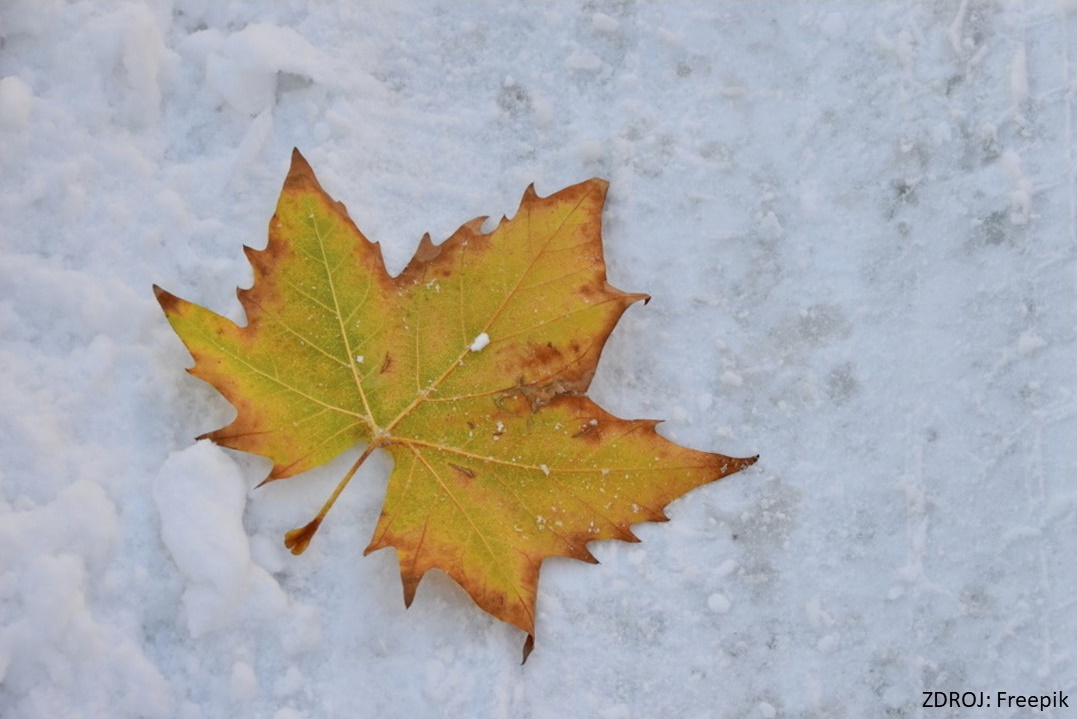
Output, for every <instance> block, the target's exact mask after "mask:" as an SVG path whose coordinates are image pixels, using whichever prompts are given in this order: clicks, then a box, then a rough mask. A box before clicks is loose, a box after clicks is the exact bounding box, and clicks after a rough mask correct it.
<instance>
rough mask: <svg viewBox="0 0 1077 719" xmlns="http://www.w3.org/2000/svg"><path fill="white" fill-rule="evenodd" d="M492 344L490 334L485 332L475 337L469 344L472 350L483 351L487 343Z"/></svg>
mask: <svg viewBox="0 0 1077 719" xmlns="http://www.w3.org/2000/svg"><path fill="white" fill-rule="evenodd" d="M488 344H490V335H488V334H486V333H485V332H480V333H479V334H478V335H477V336H476V337H475V339H474V340H473V341H472V342H471V344H470V345H468V348H469V349H470V350H471V351H472V352H481V351H482V349H483V348H484V347H486V345H488Z"/></svg>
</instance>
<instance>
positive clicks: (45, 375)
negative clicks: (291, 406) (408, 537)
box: [0, 0, 1077, 719]
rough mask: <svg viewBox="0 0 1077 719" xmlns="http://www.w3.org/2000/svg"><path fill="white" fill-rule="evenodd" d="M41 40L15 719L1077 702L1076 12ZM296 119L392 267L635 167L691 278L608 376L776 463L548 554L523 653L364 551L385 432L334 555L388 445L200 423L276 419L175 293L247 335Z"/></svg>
mask: <svg viewBox="0 0 1077 719" xmlns="http://www.w3.org/2000/svg"><path fill="white" fill-rule="evenodd" d="M0 43H2V45H0V47H2V52H0V177H2V178H3V181H2V182H0V401H2V405H3V408H4V411H3V412H2V413H0V715H2V716H3V717H4V719H36V718H37V717H46V716H47V717H74V718H79V717H87V718H89V717H102V716H108V717H117V718H120V719H123V718H127V717H130V718H132V719H133V718H135V717H183V718H191V719H195V718H197V719H212V718H214V717H232V716H255V717H276V718H277V719H296V718H304V719H309V718H311V717H319V716H350V717H423V716H438V715H446V716H504V717H516V716H531V717H561V716H592V715H593V716H602V717H618V716H623V717H634V716H689V717H710V716H714V717H740V716H742V717H755V716H758V717H784V716H789V717H793V716H796V717H827V716H839V717H840V716H879V715H882V714H884V713H889V714H890V715H893V716H925V715H927V714H930V713H932V712H931V711H930V710H924V709H922V708H921V703H922V700H923V699H922V695H921V692H923V691H936V690H937V691H953V690H961V691H966V690H967V691H984V692H987V693H989V694H990V693H992V692H996V691H1001V690H1005V691H1008V692H1012V693H1024V694H1037V695H1038V694H1049V693H1051V692H1052V691H1058V690H1061V691H1063V692H1064V693H1068V694H1069V695H1070V701H1071V702H1072V701H1074V699H1075V698H1077V649H1075V648H1077V612H1074V607H1075V604H1074V592H1073V589H1074V587H1075V586H1077V559H1075V558H1077V484H1075V482H1077V480H1075V477H1077V394H1075V392H1077V371H1075V361H1074V357H1075V356H1077V354H1075V353H1077V263H1075V261H1077V140H1075V138H1077V114H1075V111H1074V105H1075V100H1077V75H1075V72H1074V68H1075V67H1077V44H1075V43H1077V7H1075V6H1074V5H1073V3H1054V2H1042V3H1036V2H1032V3H1022V4H1018V3H982V2H973V1H970V0H964V1H963V2H961V3H919V2H890V3H818V4H814V3H784V2H783V3H774V4H766V3H713V4H712V3H695V4H665V3H639V4H636V3H623V2H594V3H590V2H589V3H550V4H533V3H521V4H493V3H479V4H468V3H421V4H406V3H392V4H388V3H386V4H361V3H332V4H331V3H314V4H310V5H304V4H299V3H262V2H249V3H243V2H231V3H211V2H183V1H179V0H176V1H172V2H169V1H162V2H155V3H147V4H132V3H101V2H70V3H68V2H63V0H47V1H45V0H9V1H8V2H5V3H4V4H3V5H2V6H0ZM292 147H299V148H300V150H301V151H302V152H303V153H304V155H305V156H306V157H307V159H308V160H309V161H310V162H311V164H312V166H313V167H314V169H315V171H316V172H317V174H318V177H319V179H320V180H321V182H322V183H323V185H325V187H326V188H327V189H328V190H329V191H330V193H332V194H333V195H334V196H335V197H336V198H337V199H339V200H340V201H342V202H344V203H346V204H347V206H348V209H349V212H350V213H351V215H352V217H353V219H354V220H355V221H356V223H357V224H358V226H359V227H360V228H361V229H362V230H363V232H364V233H365V234H366V235H367V236H368V237H369V238H370V239H371V240H375V241H379V242H380V243H381V247H382V249H383V252H384V253H385V255H386V264H387V266H388V267H389V269H390V271H392V272H398V271H400V270H401V269H402V268H403V267H404V266H405V264H406V263H407V261H408V259H409V258H410V256H411V253H412V252H413V251H414V248H415V246H416V244H417V241H418V238H420V237H421V236H422V234H423V233H424V232H426V231H430V232H431V234H432V236H433V237H435V238H444V237H447V236H448V235H449V234H450V233H451V232H452V231H453V230H455V229H456V228H457V227H458V226H459V225H460V224H461V222H463V221H466V220H467V219H468V218H471V217H475V216H479V215H489V216H493V217H497V216H500V215H502V214H507V215H512V214H513V213H514V212H515V209H516V207H517V205H518V203H519V200H520V197H521V194H522V192H523V190H524V188H526V187H527V186H528V184H530V183H531V182H534V183H535V185H536V188H537V191H538V192H539V193H540V194H542V195H548V194H550V193H552V192H554V191H556V190H557V189H559V188H561V187H565V186H568V185H570V184H573V183H576V182H580V181H582V180H585V179H587V178H588V177H592V176H600V177H604V178H606V179H608V180H610V189H609V196H608V203H607V209H606V212H605V215H604V234H605V243H606V259H607V264H608V275H609V279H610V282H611V284H613V285H614V286H616V287H619V288H622V289H625V290H627V291H643V292H647V293H648V294H650V295H651V297H652V300H651V302H650V303H649V304H648V305H647V306H646V307H644V306H643V305H642V304H638V305H636V306H633V307H632V308H630V309H629V310H628V312H627V313H626V314H625V316H624V317H623V319H622V320H621V322H620V324H619V326H618V328H617V330H616V331H615V332H614V334H613V336H612V337H611V339H610V341H609V342H608V344H607V346H606V348H605V350H604V352H603V357H602V361H601V363H600V366H599V370H598V373H597V374H596V376H595V379H594V381H593V384H592V388H591V395H592V396H593V397H594V398H595V399H596V400H597V401H599V403H600V404H602V405H603V406H605V407H606V408H608V409H609V410H610V411H611V412H614V413H615V414H618V415H620V416H625V417H659V418H666V419H667V420H668V421H667V422H665V423H663V424H662V425H660V431H661V432H662V433H664V434H665V435H666V436H668V437H670V438H672V439H674V440H676V441H679V442H681V443H683V444H687V445H690V446H693V447H699V448H703V449H711V450H715V451H720V452H724V453H727V454H731V455H748V454H755V453H759V454H760V455H761V459H760V461H759V463H758V464H756V465H755V466H754V467H752V468H751V469H749V470H747V471H745V472H742V473H740V474H736V475H733V476H731V477H729V478H727V479H724V480H722V481H721V482H719V483H717V484H715V485H713V486H709V487H705V488H701V489H699V490H696V491H694V492H692V493H690V494H689V495H687V496H686V497H684V498H683V499H681V500H678V501H676V502H674V503H673V504H672V505H671V506H670V507H669V508H668V510H667V513H668V514H669V516H670V517H671V521H670V522H668V523H664V524H641V525H637V526H636V527H634V531H635V533H636V534H637V535H639V537H640V538H641V539H642V540H643V541H642V543H640V544H626V543H618V542H598V543H594V544H593V545H591V547H590V548H591V550H592V552H593V553H594V554H595V556H596V557H598V558H599V560H601V564H600V565H598V566H592V565H589V564H585V563H582V562H574V561H571V560H551V561H548V562H546V563H545V564H544V565H543V572H542V578H541V581H540V584H539V600H538V616H537V621H538V630H537V631H538V634H537V642H536V648H535V651H534V653H533V654H532V655H531V657H530V659H529V660H528V662H527V664H526V665H524V666H522V667H521V666H520V665H519V663H518V662H519V652H520V647H521V645H522V641H523V637H522V636H521V635H520V632H519V631H517V630H515V629H514V628H512V627H508V626H506V625H504V624H502V623H500V622H498V621H497V620H494V619H492V618H490V617H488V616H486V615H484V614H482V613H481V612H480V611H478V610H477V609H476V608H475V607H474V605H473V604H472V603H471V601H470V600H469V599H468V598H467V596H466V594H465V593H464V592H463V591H462V590H460V589H459V588H458V587H456V586H455V585H454V584H453V583H452V582H451V581H450V580H449V579H447V578H446V577H445V576H444V575H442V574H440V573H438V572H433V573H431V574H429V575H428V576H427V577H426V578H425V579H424V581H423V583H422V584H421V585H420V588H419V591H418V594H417V597H416V600H415V602H414V603H413V605H412V607H411V608H410V609H409V610H407V611H405V610H404V608H403V603H402V601H401V587H400V579H399V573H398V568H397V566H396V559H395V556H394V555H393V553H392V552H376V553H374V554H372V555H370V556H368V557H364V556H363V555H362V551H363V548H364V547H365V546H366V545H367V543H368V542H369V540H370V534H371V531H372V530H373V527H374V525H375V523H376V521H377V517H378V513H379V511H380V506H381V499H382V497H383V495H384V491H385V482H386V477H387V474H388V472H389V470H390V462H389V460H388V459H387V457H385V456H384V455H382V454H381V453H375V454H374V455H373V456H372V457H371V458H370V459H369V460H368V461H367V463H366V464H365V465H364V466H363V468H362V469H361V470H360V472H359V473H358V475H357V476H356V477H355V479H354V481H353V482H352V483H351V484H350V485H349V487H348V489H347V491H345V492H344V493H343V494H342V495H341V497H340V500H339V501H338V503H337V505H336V507H335V508H334V510H333V512H332V513H331V514H330V515H329V517H328V519H327V520H326V522H325V524H324V525H323V526H322V528H321V530H320V531H319V534H318V536H317V537H316V538H315V540H314V542H313V543H312V544H311V547H310V549H309V550H308V551H307V552H306V553H305V554H304V555H302V556H300V557H294V556H292V555H291V554H290V553H288V552H287V550H285V549H284V548H283V546H282V544H281V538H282V536H283V534H284V532H286V531H288V530H290V529H292V528H295V527H298V526H302V525H303V524H304V523H306V522H307V521H309V519H310V518H311V517H313V516H314V514H315V513H316V512H317V510H318V508H319V507H320V505H321V502H322V501H324V499H325V498H326V497H327V496H328V494H329V492H330V491H331V490H332V488H333V486H334V485H335V484H336V482H337V480H339V479H340V477H341V476H342V475H343V474H344V473H345V472H346V471H347V468H348V467H349V466H350V463H351V462H352V461H353V460H354V458H355V456H356V455H357V453H358V452H359V451H360V448H355V450H354V451H353V452H351V453H349V454H348V455H347V456H344V457H341V458H339V459H338V460H334V461H333V462H330V463H329V464H328V465H326V466H324V467H321V468H318V469H316V470H313V471H311V472H309V473H307V474H305V475H303V476H300V477H296V478H294V479H288V480H286V481H278V482H272V483H270V484H268V485H265V486H263V487H261V488H255V485H257V484H258V482H260V481H261V479H263V478H264V476H265V474H266V472H267V463H266V461H265V460H263V459H260V458H257V457H252V456H248V455H243V454H240V453H236V452H232V451H229V450H224V449H221V448H219V447H217V446H215V445H213V444H211V443H209V442H207V441H195V440H194V439H193V437H195V436H197V435H199V434H201V433H203V432H206V431H210V430H212V429H214V428H217V427H220V426H222V425H224V424H225V423H227V422H228V421H229V419H230V417H231V416H232V410H231V408H230V407H229V405H228V404H227V403H226V402H224V401H223V400H222V399H221V398H220V397H219V396H218V395H217V394H216V393H215V392H214V390H212V389H211V388H210V387H208V386H207V385H205V384H204V383H202V382H200V381H199V380H197V379H195V378H193V377H191V376H189V375H187V374H186V373H185V372H184V371H183V370H184V368H186V367H188V366H189V365H190V358H189V356H188V354H187V353H186V351H185V350H184V348H183V346H182V344H181V343H180V342H179V340H178V339H177V338H176V337H175V335H174V333H173V332H172V331H171V329H170V328H169V327H168V324H167V322H166V321H165V320H164V317H163V316H162V314H161V312H160V308H159V307H158V306H157V304H156V302H155V300H154V296H153V292H152V290H151V285H152V284H153V283H157V284H159V285H161V286H163V287H165V288H167V289H168V290H169V291H171V292H174V293H176V294H178V295H180V296H182V297H185V298H188V299H191V300H194V301H197V302H199V303H200V304H204V305H206V306H208V307H211V308H213V309H215V310H217V311H219V312H221V313H223V314H226V315H227V316H229V317H231V318H233V319H236V320H242V310H241V308H240V306H239V303H238V301H237V300H236V297H235V293H234V288H235V287H237V286H248V285H249V283H250V281H251V278H252V272H251V269H250V266H249V264H248V262H247V261H246V258H245V256H244V254H243V250H242V246H243V244H248V245H251V246H253V247H262V246H264V242H265V236H266V226H267V223H268V222H269V218H270V216H271V215H272V211H273V207H274V205H275V203H276V198H277V193H278V191H279V189H280V184H281V182H282V180H283V178H284V174H285V172H286V170H287V166H288V159H289V155H290V152H291V149H292ZM480 349H481V347H480ZM356 361H357V362H362V360H361V359H359V358H357V360H356ZM996 711H997V710H996ZM935 713H938V714H939V716H943V715H949V714H947V712H946V711H942V712H935ZM997 713H998V714H999V715H1000V716H1010V715H1011V714H1010V712H1008V711H1005V710H1003V711H997ZM1044 715H1045V716H1046V715H1047V713H1045V714H1044ZM1061 715H1062V714H1061V713H1059V716H1061Z"/></svg>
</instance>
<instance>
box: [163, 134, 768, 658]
mask: <svg viewBox="0 0 1077 719" xmlns="http://www.w3.org/2000/svg"><path fill="white" fill-rule="evenodd" d="M605 195H606V182H604V181H603V180H598V179H592V180H588V181H587V182H583V183H581V184H578V185H574V186H572V187H569V188H566V189H564V190H561V191H560V192H557V193H555V194H553V195H551V196H550V197H545V198H544V197H539V196H538V195H537V194H536V193H535V191H534V189H533V188H532V187H529V188H528V189H527V190H526V191H525V192H524V196H523V200H522V202H521V204H520V208H519V211H518V212H517V213H516V216H515V217H514V218H513V219H511V220H509V219H502V221H501V223H500V224H499V225H498V226H497V227H496V228H495V229H494V230H493V231H492V232H488V233H483V232H481V229H480V228H481V226H482V224H483V221H484V220H485V218H481V217H480V218H477V219H475V220H472V221H470V222H468V223H466V224H464V225H463V226H462V227H461V228H460V229H459V230H457V231H456V232H455V233H454V234H453V235H452V236H451V237H449V238H448V239H447V240H446V241H445V242H443V243H442V244H440V245H435V244H433V243H432V242H431V240H430V237H429V235H427V236H424V237H423V238H422V241H421V242H420V243H419V247H418V249H417V250H416V251H415V256H414V257H413V258H412V260H411V261H410V263H409V264H408V265H407V267H405V268H404V270H403V272H401V273H400V274H399V275H397V276H396V277H391V276H390V275H389V274H388V272H387V271H386V269H385V265H384V262H383V259H382V254H381V250H380V247H379V246H378V245H377V243H373V242H370V241H369V240H368V239H367V238H366V237H365V236H364V235H363V234H362V233H361V232H360V231H359V229H358V228H357V227H356V226H355V224H354V223H353V222H352V221H351V219H350V218H349V217H348V214H347V212H346V211H345V209H344V205H342V204H341V203H339V202H335V201H334V200H333V199H332V198H330V197H329V195H327V194H326V193H325V191H324V190H322V188H321V185H320V184H319V183H318V181H317V179H316V178H315V176H314V172H313V171H312V170H311V168H310V166H309V165H308V164H307V162H306V160H304V159H303V157H302V156H301V155H300V154H299V152H298V151H294V152H293V155H292V166H291V169H290V171H289V172H288V176H287V178H286V180H285V182H284V187H283V189H282V191H281V196H280V200H279V203H278V205H277V210H276V213H275V214H274V215H273V218H272V220H271V221H270V223H269V243H268V245H267V246H266V248H265V249H264V250H254V249H251V248H249V247H247V248H244V249H245V251H246V254H247V257H248V259H249V260H250V263H251V265H252V267H253V269H254V284H253V286H252V287H251V288H249V289H242V290H239V293H238V294H239V300H240V302H241V304H242V305H243V309H244V310H245V311H246V316H247V325H246V326H242V327H241V326H238V325H236V324H235V323H234V322H232V321H230V320H228V319H226V318H224V317H222V316H221V315H218V314H216V313H214V312H211V311H210V310H207V309H205V308H203V307H201V306H199V305H196V304H193V303H191V302H188V301H186V300H183V299H180V298H179V297H176V296H174V295H172V294H169V293H168V292H166V291H164V290H162V289H160V288H158V287H156V286H155V287H154V291H155V292H156V295H157V299H158V301H159V302H160V304H161V307H162V308H163V309H164V312H165V315H166V316H167V317H168V321H169V322H170V323H171V325H172V327H173V328H174V329H175V331H176V332H177V334H179V336H180V338H181V339H182V340H183V342H184V343H185V344H186V346H187V348H188V349H189V350H190V352H191V355H192V356H193V357H194V360H195V366H194V367H193V368H192V369H191V370H190V372H191V373H192V374H194V375H195V376H196V377H199V378H201V379H203V380H205V381H206V382H208V383H210V384H211V385H213V386H214V387H216V388H217V389H218V390H219V391H220V392H221V394H223V395H224V396H225V397H226V398H227V399H228V400H229V401H230V402H231V403H232V404H233V405H234V406H235V408H236V411H237V415H236V418H235V420H234V421H232V423H231V424H229V425H227V426H225V427H222V428H221V429H218V430H215V431H213V432H209V433H208V434H206V435H203V436H204V437H208V438H210V439H212V440H213V441H215V442H217V443H218V444H220V445H223V446H226V447H231V448H233V449H238V450H243V451H245V452H253V453H255V454H260V455H263V456H265V457H268V458H269V459H270V460H272V462H273V467H272V469H271V470H270V472H269V476H268V477H266V479H265V481H266V482H270V481H276V480H281V479H285V478H288V477H292V476H293V475H296V474H299V473H301V472H304V471H306V470H308V469H311V468H312V467H317V466H319V465H321V464H324V463H325V462H328V461H329V460H330V459H333V458H334V457H336V456H337V455H339V454H340V453H341V452H344V451H345V450H347V449H348V448H350V447H352V446H353V445H355V444H356V443H359V442H364V443H366V446H365V448H364V450H363V451H362V454H361V455H360V456H359V458H358V460H356V462H355V464H354V465H353V466H352V467H351V469H350V470H349V471H348V472H347V474H346V475H345V476H344V478H343V479H342V480H341V482H340V484H339V485H338V486H337V488H336V489H335V490H334V492H333V493H332V494H331V496H330V497H329V499H328V500H327V502H326V503H325V506H324V507H323V508H322V510H321V511H320V512H319V513H318V515H317V516H316V517H315V518H314V519H313V520H312V521H311V522H310V523H308V524H307V525H305V526H303V527H301V528H299V529H296V530H293V531H292V532H289V533H288V535H287V536H286V538H285V544H286V545H287V546H288V547H289V548H290V549H291V550H292V552H293V553H295V554H299V553H301V552H302V551H303V550H304V549H306V547H307V545H308V544H309V543H310V541H311V539H312V537H313V536H314V534H315V532H316V531H317V529H318V527H319V526H320V525H321V522H322V521H323V519H324V518H325V516H326V513H327V512H328V511H329V509H330V508H331V507H332V505H333V503H334V502H335V501H336V498H337V497H338V496H339V494H340V492H341V491H342V490H343V489H344V487H345V486H346V485H347V483H348V482H349V481H350V480H351V478H352V477H353V476H354V474H355V472H356V471H357V470H358V468H359V466H360V465H361V464H362V463H363V461H364V460H366V458H367V457H369V456H370V454H371V452H373V451H374V450H375V449H378V448H382V449H385V450H386V451H387V452H388V453H389V454H390V455H391V456H392V458H393V470H392V474H391V475H390V478H389V486H388V489H387V491H386V497H385V504H384V506H383V509H382V513H381V517H380V518H379V520H378V523H377V526H376V527H375V529H374V534H373V538H372V539H371V542H370V544H369V546H368V547H367V549H366V552H367V553H370V552H373V551H375V550H378V549H382V548H386V547H393V548H394V549H395V550H396V552H397V556H398V559H399V562H400V573H401V577H402V579H403V585H404V601H405V603H406V604H408V605H410V604H411V602H412V600H413V599H414V597H415V590H416V587H417V586H418V584H419V581H420V580H421V579H422V577H423V575H424V574H425V573H426V572H427V571H428V570H430V569H434V568H438V569H441V570H443V571H444V572H446V573H447V574H448V575H449V576H451V577H452V578H453V579H454V580H456V581H457V582H458V583H459V584H460V585H461V586H462V587H463V588H464V589H465V590H466V591H467V592H468V594H469V595H470V596H471V597H472V598H473V599H474V600H475V602H476V603H477V604H478V605H479V606H480V607H481V608H482V609H484V610H485V611H487V612H489V613H490V614H492V615H494V616H495V617H497V618H499V619H501V620H503V621H506V622H509V623H511V624H514V625H516V626H518V627H519V628H520V629H522V630H523V631H524V632H526V633H527V641H526V642H525V645H524V658H525V660H526V658H527V654H528V653H529V652H530V650H531V648H532V647H533V644H534V635H535V597H536V591H537V586H538V576H539V569H540V566H541V564H542V562H543V560H545V559H546V558H547V557H553V556H565V557H572V558H575V559H580V560H582V561H586V562H595V561H596V560H595V558H594V557H593V556H592V555H591V553H590V551H588V549H587V543H588V542H591V541H594V540H598V539H619V540H622V541H628V542H635V541H638V539H637V538H636V537H635V535H634V534H633V533H632V530H631V529H630V525H632V524H635V523H637V522H657V521H665V520H666V519H667V518H666V515H665V514H664V512H663V508H664V507H665V506H666V505H667V504H669V502H671V501H672V500H674V499H676V498H677V497H679V496H681V495H682V494H684V493H685V492H688V491H689V490H691V489H694V488H695V487H698V486H700V485H702V484H706V483H708V482H712V481H714V480H716V479H719V478H721V477H724V476H726V475H729V474H732V473H734V472H736V471H738V470H740V469H743V468H744V467H747V466H749V465H751V464H752V463H753V462H755V460H756V458H755V457H748V458H743V459H738V458H733V457H726V456H723V455H720V454H712V453H708V452H700V451H696V450H691V449H687V448H685V447H681V446H679V445H677V444H674V443H673V442H670V441H669V440H667V439H665V438H663V437H662V436H660V435H659V434H658V433H657V432H656V431H655V425H657V424H658V423H657V422H656V421H653V420H626V419H621V418H619V417H615V416H614V415H612V414H610V413H608V412H606V411H605V410H604V409H602V408H601V407H599V406H598V405H597V404H595V403H594V402H593V401H591V400H590V399H589V398H588V397H587V396H586V394H585V393H586V391H587V388H588V386H589V385H590V383H591V378H592V376H593V375H594V372H595V367H596V366H597V363H598V358H599V355H600V354H601V352H602V348H603V346H604V345H605V343H606V339H607V338H608V337H609V334H610V332H611V331H612V330H613V327H614V325H615V324H616V323H617V321H618V319H619V318H620V316H621V314H622V313H623V312H624V311H625V309H627V308H628V307H629V305H631V304H633V303H635V302H638V301H640V300H646V299H647V296H646V295H642V294H630V293H626V292H622V291H620V290H618V289H615V288H614V287H613V286H611V285H610V284H609V283H608V282H607V281H606V268H605V263H604V261H603V258H602V238H601V215H602V206H603V202H604V200H605Z"/></svg>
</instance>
